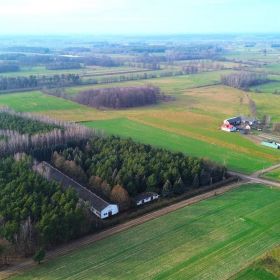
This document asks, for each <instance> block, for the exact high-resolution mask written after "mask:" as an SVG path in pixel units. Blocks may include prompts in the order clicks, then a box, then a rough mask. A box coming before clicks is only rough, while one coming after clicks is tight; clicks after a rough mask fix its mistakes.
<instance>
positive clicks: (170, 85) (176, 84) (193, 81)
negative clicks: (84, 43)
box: [66, 70, 233, 95]
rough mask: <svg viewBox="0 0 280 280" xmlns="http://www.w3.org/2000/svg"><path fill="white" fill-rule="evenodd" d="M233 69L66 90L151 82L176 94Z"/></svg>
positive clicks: (211, 81)
mask: <svg viewBox="0 0 280 280" xmlns="http://www.w3.org/2000/svg"><path fill="white" fill-rule="evenodd" d="M230 72H233V71H230V70H224V71H213V72H204V73H199V74H194V75H186V76H177V77H164V78H156V79H146V80H140V81H127V82H120V83H112V84H104V85H91V86H80V87H71V88H68V89H67V90H66V92H67V93H68V94H71V95H72V94H76V93H78V92H79V91H81V90H87V89H91V88H95V87H98V88H100V87H114V86H139V85H145V84H149V83H152V84H153V85H155V86H158V87H160V88H161V89H162V90H163V91H164V92H165V93H169V94H178V93H180V92H181V91H183V90H185V89H187V88H194V87H200V86H206V85H212V84H217V83H219V82H220V76H221V74H225V73H230Z"/></svg>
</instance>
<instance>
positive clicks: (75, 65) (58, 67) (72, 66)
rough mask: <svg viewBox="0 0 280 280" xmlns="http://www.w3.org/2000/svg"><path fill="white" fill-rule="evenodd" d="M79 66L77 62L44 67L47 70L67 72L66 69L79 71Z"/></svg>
mask: <svg viewBox="0 0 280 280" xmlns="http://www.w3.org/2000/svg"><path fill="white" fill-rule="evenodd" d="M81 68H82V67H81V64H80V63H78V62H56V63H50V64H47V65H46V69H47V70H68V69H81Z"/></svg>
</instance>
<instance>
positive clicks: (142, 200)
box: [134, 192, 159, 206]
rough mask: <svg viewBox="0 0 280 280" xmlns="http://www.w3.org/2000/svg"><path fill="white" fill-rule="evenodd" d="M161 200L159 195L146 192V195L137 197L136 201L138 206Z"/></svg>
mask: <svg viewBox="0 0 280 280" xmlns="http://www.w3.org/2000/svg"><path fill="white" fill-rule="evenodd" d="M158 198H159V195H158V194H157V193H154V192H146V193H141V194H139V195H137V196H136V197H135V198H134V200H135V203H136V205H137V206H140V205H143V204H146V203H149V202H152V201H155V200H157V199H158Z"/></svg>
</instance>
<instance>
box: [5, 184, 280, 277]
mask: <svg viewBox="0 0 280 280" xmlns="http://www.w3.org/2000/svg"><path fill="white" fill-rule="evenodd" d="M246 181H248V180H246V179H245V180H243V181H241V182H238V183H235V184H231V185H228V186H224V187H221V188H219V189H216V190H212V191H209V192H207V193H204V194H201V195H198V196H196V197H193V198H190V199H187V200H184V201H181V202H178V203H175V204H173V205H170V206H168V207H165V208H162V209H160V210H157V211H155V212H152V213H149V214H146V215H144V216H142V217H139V218H136V219H133V220H131V221H128V222H125V223H123V224H120V225H117V226H115V227H112V228H110V229H107V230H105V231H102V232H100V233H97V234H92V235H89V236H87V237H85V238H82V239H79V240H77V241H74V242H72V243H70V244H67V245H65V246H62V247H60V248H58V249H56V250H53V251H50V252H48V253H47V255H46V261H49V260H52V259H55V258H57V257H59V256H63V255H65V254H68V253H70V252H72V251H74V250H76V249H81V248H83V247H86V246H88V245H90V244H92V243H95V242H97V241H99V240H102V239H105V238H108V237H110V236H112V235H114V234H117V233H120V232H123V231H126V230H128V229H130V228H132V227H135V226H138V225H141V224H143V223H145V222H148V221H151V220H153V219H156V218H159V217H161V216H164V215H166V214H168V213H171V212H174V211H176V210H178V209H181V208H183V207H186V206H189V205H192V204H195V203H198V202H200V201H202V200H205V199H208V198H211V197H214V196H217V195H222V194H224V193H226V192H228V191H230V190H233V189H235V188H238V187H240V186H241V185H243V184H244V183H246ZM279 187H280V184H279ZM34 266H35V263H34V261H33V260H32V259H28V260H26V261H24V262H22V263H20V264H17V265H14V266H11V267H9V268H8V269H6V270H5V271H0V279H1V280H4V279H8V278H9V277H10V276H12V275H14V274H16V273H21V272H23V271H25V270H28V269H31V268H32V267H34Z"/></svg>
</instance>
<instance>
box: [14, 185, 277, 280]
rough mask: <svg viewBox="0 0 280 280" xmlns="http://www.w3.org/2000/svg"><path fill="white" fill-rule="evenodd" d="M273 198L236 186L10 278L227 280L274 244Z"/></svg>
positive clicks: (257, 188) (260, 189)
mask: <svg viewBox="0 0 280 280" xmlns="http://www.w3.org/2000/svg"><path fill="white" fill-rule="evenodd" d="M279 199H280V191H279V190H277V189H273V188H268V187H264V186H261V185H246V186H242V187H240V188H239V189H235V190H233V191H231V192H228V193H226V194H224V195H222V196H218V197H215V198H212V199H208V200H205V201H202V202H200V203H198V204H195V205H192V206H189V207H185V208H182V209H180V210H178V211H176V212H173V213H170V214H168V215H166V216H163V217H160V218H158V219H155V220H152V221H150V222H147V223H145V224H142V225H140V226H137V227H134V228H132V229H129V230H127V231H125V232H122V233H120V234H116V235H114V236H112V237H109V238H107V239H104V240H101V241H98V242H97V243H95V244H93V245H91V246H88V247H87V248H84V249H81V250H79V251H75V252H73V253H70V254H69V255H66V256H64V257H60V258H58V259H55V260H53V261H50V262H48V263H46V264H43V265H41V266H37V267H36V268H35V269H33V270H32V271H30V272H26V273H24V274H23V275H19V276H15V277H13V278H11V279H14V280H20V279H22V280H27V279H28V280H29V279H42V280H44V279H45V280H47V279H49V280H55V279H70V278H71V279H74V280H75V279H92V277H93V275H94V279H97V280H98V279H199V280H203V279H207V280H209V279H213V280H219V279H228V278H230V277H232V276H234V275H237V274H238V273H239V271H241V270H242V269H243V268H245V267H247V266H248V265H250V264H251V263H252V262H253V261H254V260H255V259H256V258H257V257H259V256H261V255H263V254H264V253H266V252H267V251H268V250H270V249H272V248H273V247H274V246H276V245H277V244H279V243H280V235H279V234H278V233H279V230H280V217H279V215H278V213H279V210H280V203H279ZM205 225H207V227H206V226H205ZM241 279H242V278H241ZM243 279H251V278H243ZM252 279H254V278H252ZM261 279H264V278H261Z"/></svg>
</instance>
